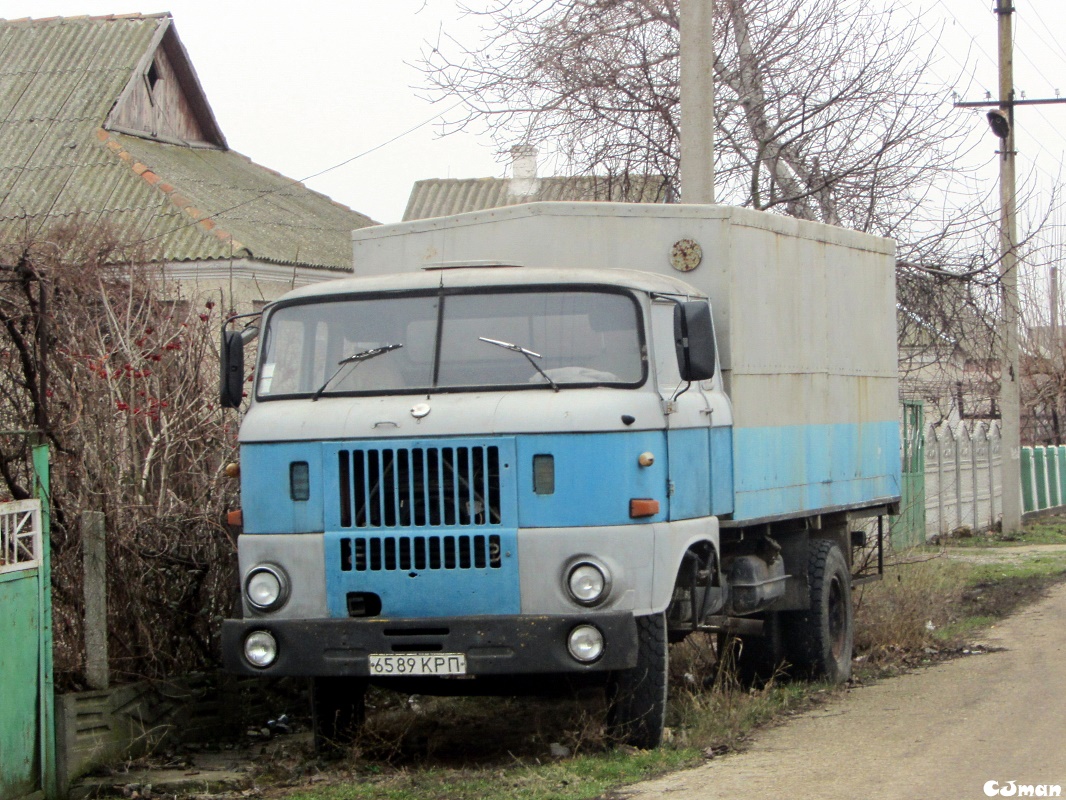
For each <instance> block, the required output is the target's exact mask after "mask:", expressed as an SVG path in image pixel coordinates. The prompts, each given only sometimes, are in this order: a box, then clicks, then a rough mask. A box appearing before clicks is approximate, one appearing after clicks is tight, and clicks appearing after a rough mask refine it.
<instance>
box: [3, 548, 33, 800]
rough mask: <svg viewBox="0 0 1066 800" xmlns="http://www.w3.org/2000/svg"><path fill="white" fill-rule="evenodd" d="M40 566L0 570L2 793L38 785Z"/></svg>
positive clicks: (15, 792) (6, 795) (24, 792)
mask: <svg viewBox="0 0 1066 800" xmlns="http://www.w3.org/2000/svg"><path fill="white" fill-rule="evenodd" d="M38 594H39V593H38V572H37V570H36V569H33V570H26V571H23V572H14V573H10V574H6V575H0V642H3V646H2V647H0V692H2V693H3V699H2V701H0V765H2V768H0V798H3V800H9V799H10V798H18V797H24V796H26V795H29V794H32V793H33V792H35V791H36V790H37V789H39V788H40V760H39V759H40V754H39V750H40V748H39V744H40V714H39V692H38V685H37V684H38V664H39V662H40V655H41V654H40V643H39V642H40V637H39V635H38V631H39V629H40V623H41V614H40V598H39V596H38Z"/></svg>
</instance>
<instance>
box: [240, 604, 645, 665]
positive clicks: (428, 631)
mask: <svg viewBox="0 0 1066 800" xmlns="http://www.w3.org/2000/svg"><path fill="white" fill-rule="evenodd" d="M581 623H590V624H593V625H595V626H596V627H597V628H599V629H600V632H601V633H603V637H604V640H605V643H606V647H605V649H604V652H603V656H601V657H600V659H599V660H597V661H595V662H594V663H592V664H582V663H580V662H578V661H576V660H575V659H574V658H573V657H571V656H570V653H569V651H568V650H567V647H566V640H567V636H568V635H569V633H570V631H571V630H572V629H573V628H574V626H575V625H579V624H581ZM264 630H265V631H269V632H270V633H271V634H272V635H273V636H274V638H275V640H276V641H277V643H278V658H277V660H276V661H275V662H274V663H273V664H272V665H271V666H269V667H267V668H266V669H259V668H257V667H253V666H251V665H250V664H249V663H248V662H247V661H246V660H245V658H244V639H245V637H246V636H247V635H248V634H249V633H251V632H252V631H264ZM412 652H422V653H432V652H437V653H465V654H466V664H467V673H468V674H470V675H519V674H537V673H569V674H581V673H589V672H604V671H608V670H618V669H628V668H631V667H634V666H636V663H637V626H636V621H635V620H634V618H633V615H632V614H630V613H628V612H618V613H606V614H595V615H588V616H584V617H581V616H528V615H522V616H492V617H488V616H482V617H446V618H432V619H365V618H364V619H311V620H292V619H278V620H270V619H265V618H259V619H240V620H237V619H228V620H224V621H223V623H222V660H223V663H224V664H225V667H226V669H227V670H229V671H230V672H236V673H240V674H244V675H263V676H267V675H269V676H281V675H308V676H326V675H338V676H340V675H349V676H369V674H370V671H369V667H368V656H369V655H370V654H372V653H412Z"/></svg>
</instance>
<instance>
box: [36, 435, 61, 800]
mask: <svg viewBox="0 0 1066 800" xmlns="http://www.w3.org/2000/svg"><path fill="white" fill-rule="evenodd" d="M33 470H34V473H35V476H36V479H37V480H36V486H35V494H36V495H37V499H39V500H40V501H41V576H40V590H39V591H40V592H41V633H40V646H41V649H40V653H41V658H40V686H41V692H40V704H41V788H42V789H43V790H44V795H45V797H46V798H48V800H54V798H56V797H57V786H56V737H55V679H54V675H53V673H52V538H51V534H52V505H51V503H52V493H51V476H50V474H49V471H48V445H47V444H44V443H35V444H34V445H33Z"/></svg>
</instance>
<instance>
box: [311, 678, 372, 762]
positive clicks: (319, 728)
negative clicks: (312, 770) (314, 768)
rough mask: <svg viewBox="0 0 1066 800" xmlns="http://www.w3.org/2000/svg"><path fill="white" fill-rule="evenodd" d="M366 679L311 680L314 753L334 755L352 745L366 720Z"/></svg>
mask: <svg viewBox="0 0 1066 800" xmlns="http://www.w3.org/2000/svg"><path fill="white" fill-rule="evenodd" d="M366 686H367V682H366V679H365V678H347V677H328V678H312V679H311V717H312V726H313V728H314V733H315V751H316V752H318V753H323V754H337V753H339V752H340V751H342V750H343V749H344V747H345V746H347V745H349V744H351V743H352V742H353V741H354V739H355V737H356V734H358V733H359V729H360V728H362V727H363V721H364V719H365V718H366Z"/></svg>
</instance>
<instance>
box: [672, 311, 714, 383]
mask: <svg viewBox="0 0 1066 800" xmlns="http://www.w3.org/2000/svg"><path fill="white" fill-rule="evenodd" d="M674 347H675V349H676V351H677V368H678V371H679V372H680V373H681V380H683V381H705V380H708V379H710V378H713V377H714V368H715V363H714V350H715V348H714V324H713V323H712V322H711V307H710V306H709V305H708V304H707V303H706V302H704V301H699V300H696V301H691V302H686V303H678V304H677V305H676V306H674Z"/></svg>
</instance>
